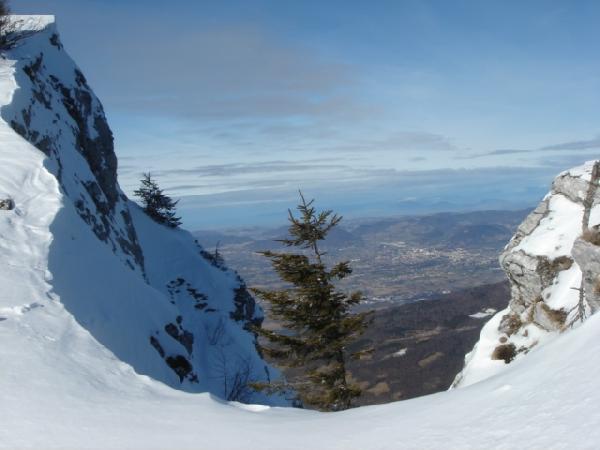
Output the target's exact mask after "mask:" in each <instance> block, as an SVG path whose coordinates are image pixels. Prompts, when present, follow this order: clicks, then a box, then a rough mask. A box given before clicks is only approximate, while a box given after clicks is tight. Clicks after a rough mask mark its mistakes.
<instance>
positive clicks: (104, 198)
mask: <svg viewBox="0 0 600 450" xmlns="http://www.w3.org/2000/svg"><path fill="white" fill-rule="evenodd" d="M19 20H22V21H24V28H25V29H27V30H32V29H33V30H38V31H37V32H36V33H34V34H33V35H31V36H28V37H26V38H25V39H24V40H23V41H22V43H21V45H19V46H18V47H17V48H16V49H15V50H12V51H11V52H9V54H8V55H7V59H5V60H2V61H0V71H1V72H0V96H1V97H0V102H1V104H2V105H3V106H2V108H1V110H0V114H1V116H2V121H0V131H1V133H2V142H1V144H0V145H1V147H0V158H1V164H0V198H5V199H11V200H12V202H11V203H12V204H14V209H12V210H2V211H0V230H1V231H0V233H1V236H2V239H1V240H0V260H1V261H2V264H3V266H5V267H7V269H6V270H3V271H2V273H1V274H0V279H1V280H2V281H1V282H2V285H3V286H5V288H4V289H3V292H2V294H0V317H1V319H0V320H2V322H0V324H1V325H2V331H1V332H2V333H8V335H7V336H4V337H3V339H4V340H3V342H8V341H12V339H14V338H17V337H19V338H20V339H30V338H31V339H43V340H44V341H43V342H44V343H45V344H46V345H47V346H49V347H50V348H52V347H54V346H56V347H57V348H59V349H61V351H60V352H59V353H61V354H62V353H64V356H63V357H67V358H70V359H72V360H73V363H77V362H78V361H80V359H82V358H84V357H86V356H85V355H86V353H85V352H84V353H83V354H82V353H80V352H77V351H75V347H77V346H78V345H84V346H87V345H96V346H99V348H104V349H106V350H103V353H104V354H107V352H111V353H112V355H114V356H112V357H113V358H117V359H118V360H119V361H123V362H124V363H127V364H129V365H130V366H131V367H132V368H133V369H134V370H135V371H136V372H137V373H140V374H145V375H148V376H151V377H152V378H154V379H156V380H160V381H162V382H164V383H166V384H168V385H170V386H172V387H176V388H178V389H183V390H185V391H190V392H204V391H208V392H211V393H213V394H215V395H218V396H220V397H223V398H229V399H237V400H242V401H257V402H261V401H266V400H267V399H265V398H261V396H260V395H252V394H251V393H250V392H249V391H248V390H247V389H241V388H240V387H241V386H242V385H243V383H242V382H243V381H245V380H247V379H256V380H266V379H268V378H269V377H271V376H274V377H276V376H277V373H276V372H272V369H271V368H269V367H268V366H267V365H266V364H265V363H264V361H263V360H262V359H261V357H260V356H259V354H258V353H257V351H256V347H255V337H254V335H253V334H252V333H250V332H249V331H247V328H248V325H250V324H258V323H260V322H261V319H262V313H261V311H260V310H259V308H257V307H256V306H255V304H254V300H253V299H252V297H251V296H250V295H249V294H248V292H247V291H246V289H245V286H244V284H243V282H242V280H241V279H239V277H238V276H237V274H236V273H234V272H233V271H231V270H228V269H227V268H225V267H219V266H218V264H215V263H214V262H213V261H212V260H211V258H210V255H208V254H207V253H206V252H204V251H203V250H202V249H201V248H200V247H199V246H198V245H197V244H196V243H195V242H194V240H193V238H192V237H191V235H190V234H189V233H187V232H185V231H181V230H173V229H170V228H167V227H165V226H162V225H158V224H156V223H154V222H153V221H151V220H150V219H148V218H147V217H146V216H145V214H144V213H143V212H142V211H141V210H140V209H139V208H138V207H137V206H136V205H135V204H133V203H132V202H130V201H129V200H128V199H127V197H126V196H125V195H124V194H123V193H122V192H121V190H120V188H119V185H118V183H117V180H116V169H117V160H116V156H115V153H114V149H113V139H112V133H111V131H110V128H109V127H108V124H107V122H106V119H105V117H104V113H103V110H102V106H101V104H100V102H99V101H98V99H97V98H96V97H95V96H94V94H93V92H92V91H91V89H90V88H89V86H88V85H87V82H86V80H85V77H84V75H83V74H82V73H81V72H80V71H79V69H78V68H77V66H76V65H75V64H74V63H73V61H72V60H71V59H70V58H69V56H68V55H67V54H66V53H65V51H64V49H63V47H62V45H61V43H60V39H59V37H58V34H57V32H56V28H55V25H54V23H53V19H52V17H23V18H20V19H19ZM38 327H41V328H38ZM42 328H43V329H42ZM88 333H89V334H88ZM11 335H12V336H13V338H11V337H10V336H11ZM90 335H91V336H90ZM92 338H93V339H92ZM80 341H81V342H80ZM88 341H89V342H88ZM100 346H102V347H100ZM72 347H74V348H73V349H72ZM0 352H1V354H2V360H3V361H9V360H10V361H18V360H20V359H21V358H20V357H19V355H22V354H24V353H31V351H29V352H25V351H24V350H23V349H20V350H19V349H17V348H15V346H9V347H6V346H2V350H0ZM44 353H45V354H46V353H47V352H46V351H44ZM48 356H49V354H48ZM52 361H54V364H59V365H60V366H64V367H68V366H69V365H70V363H69V362H68V361H62V357H61V358H59V357H58V356H56V355H54V356H52Z"/></svg>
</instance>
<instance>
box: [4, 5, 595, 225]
mask: <svg viewBox="0 0 600 450" xmlns="http://www.w3.org/2000/svg"><path fill="white" fill-rule="evenodd" d="M13 9H14V10H15V12H18V13H53V14H56V15H57V21H58V25H59V30H60V32H61V35H62V38H63V41H64V44H65V46H66V48H67V50H68V51H69V52H70V53H71V54H72V55H73V56H74V57H75V59H76V60H77V61H78V62H79V63H80V64H81V67H82V69H83V70H84V72H85V74H86V76H87V78H88V80H89V81H90V84H91V85H92V87H93V88H94V90H95V91H96V93H97V94H98V95H99V97H100V98H101V99H102V101H103V103H104V106H105V109H106V112H107V115H108V119H109V122H110V124H111V126H112V128H113V131H114V134H115V143H116V150H117V154H118V156H119V160H120V167H119V176H120V181H121V184H122V186H123V187H124V189H125V191H126V192H127V193H128V194H131V193H132V192H133V190H134V189H135V187H136V186H137V183H138V180H139V178H140V176H141V173H142V172H146V171H150V172H152V173H153V174H154V175H155V176H156V177H157V179H158V180H159V182H160V184H161V186H163V187H164V188H165V190H166V191H167V192H168V193H169V194H170V195H173V196H175V197H177V198H181V203H180V206H181V210H182V213H183V215H184V221H185V224H186V225H188V226H191V227H202V226H204V227H207V226H227V225H234V224H236V223H237V222H239V221H240V220H242V219H241V217H243V215H244V214H246V219H247V221H248V223H259V222H260V223H266V222H270V221H277V214H280V211H283V213H285V210H286V209H287V208H288V207H290V206H293V205H294V204H295V196H296V192H297V190H298V189H303V190H306V191H307V193H309V194H310V195H313V196H315V197H318V198H319V199H321V198H322V199H323V202H322V203H323V207H331V208H336V209H342V210H343V211H341V212H342V213H344V214H347V215H355V216H360V215H369V214H375V215H381V214H385V213H390V214H396V213H410V212H411V211H412V212H414V213H418V212H423V211H424V212H428V211H434V210H438V209H440V208H443V207H444V205H445V206H446V207H447V208H450V209H453V208H458V209H460V208H475V207H482V206H485V204H486V202H487V203H489V204H494V205H498V206H502V205H505V206H506V207H510V206H511V205H512V206H514V207H521V206H523V207H524V206H526V204H529V205H533V204H535V202H536V201H537V200H538V199H539V196H541V195H543V193H544V192H545V191H546V190H547V187H548V184H549V183H550V181H551V179H552V177H553V176H554V175H555V174H556V173H557V172H559V171H561V170H563V169H566V168H568V167H569V166H572V165H575V164H580V163H582V162H584V161H585V160H589V159H593V158H595V157H598V155H600V138H599V137H598V136H600V125H599V124H598V121H597V117H599V113H600V111H599V110H600V60H598V59H597V58H596V57H595V54H596V52H597V46H598V44H599V43H600V29H599V28H598V27H597V26H596V24H597V22H598V19H600V4H598V3H597V2H593V1H586V0H584V1H582V2H578V3H577V5H573V4H571V3H569V2H560V1H557V2H554V1H553V2H548V1H542V0H534V1H531V2H527V3H526V4H524V3H523V2H518V1H516V0H509V1H506V2H501V3H492V2H478V1H474V0H457V1H456V2H446V1H443V0H419V1H412V0H407V1H405V2H395V1H386V0H384V1H381V2H377V4H375V5H372V4H366V3H364V2H353V1H350V2H347V1H341V0H340V1H338V0H333V1H331V2H326V3H322V2H311V1H308V2H292V1H269V0H251V1H241V0H233V1H231V2H217V1H203V2H191V1H189V0H188V1H184V0H174V1H172V2H169V4H168V5H167V4H166V3H164V2H159V1H157V0H147V1H141V0H130V1H127V2H118V1H116V0H46V1H40V0H22V1H20V2H19V3H18V4H16V3H15V4H14V5H13ZM508 184H509V185H508ZM404 199H414V200H412V201H405V200H404ZM419 203H420V204H421V206H422V207H421V206H419ZM476 205H480V206H476ZM227 208H231V211H235V213H231V212H229V211H230V210H228V209H227ZM284 219H285V215H284V216H283V218H282V220H284Z"/></svg>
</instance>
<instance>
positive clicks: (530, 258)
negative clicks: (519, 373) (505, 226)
mask: <svg viewBox="0 0 600 450" xmlns="http://www.w3.org/2000/svg"><path fill="white" fill-rule="evenodd" d="M599 172H600V171H599V164H598V163H596V162H594V161H590V162H587V163H586V164H584V165H582V166H580V167H576V168H573V169H570V170H568V171H565V172H563V173H561V174H559V175H558V176H557V177H556V179H555V180H554V183H553V184H552V189H551V191H550V192H549V193H548V194H547V195H546V197H545V198H544V199H543V200H542V202H541V203H540V204H539V205H538V206H537V208H535V210H534V211H532V212H531V214H529V216H528V217H527V218H526V219H525V221H524V222H523V223H522V224H521V225H520V226H519V228H518V230H517V232H516V234H515V235H514V236H513V238H512V239H511V240H510V242H509V243H508V245H507V246H506V247H505V249H504V251H503V252H502V254H501V255H500V265H501V266H502V269H503V270H504V271H505V273H506V275H507V277H508V279H509V281H510V286H511V300H510V302H509V305H508V308H506V309H505V310H503V311H501V312H500V313H498V314H497V315H496V316H494V317H493V318H492V319H491V320H490V321H489V322H488V323H487V324H486V325H485V326H484V328H483V330H482V332H481V337H480V340H479V342H478V343H477V345H476V346H475V348H474V349H473V351H472V352H471V353H469V354H468V355H467V357H466V364H465V367H464V369H463V371H462V372H461V373H460V374H459V375H458V376H457V378H456V380H455V383H454V386H465V385H469V384H472V383H474V382H476V381H479V380H481V379H483V378H487V377H488V376H490V375H492V374H494V373H496V372H498V371H500V370H502V368H503V367H505V366H506V365H507V364H509V363H511V362H512V361H514V360H516V359H519V358H522V357H523V356H524V355H526V354H527V353H528V352H529V351H531V350H532V349H534V348H535V347H536V346H539V345H542V344H544V343H545V342H546V341H548V340H550V339H552V338H553V337H554V336H556V335H557V334H560V333H562V332H565V331H567V330H569V329H571V328H572V327H576V326H579V324H581V323H582V322H583V321H584V320H585V319H586V318H587V317H589V315H590V314H593V313H594V312H595V311H597V310H598V309H599V307H600V278H599V277H600V246H599V245H600V238H599V231H598V227H599V225H600V189H599V188H598V182H599V180H598V178H599V175H600V173H599Z"/></svg>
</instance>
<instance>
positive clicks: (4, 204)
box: [0, 198, 15, 211]
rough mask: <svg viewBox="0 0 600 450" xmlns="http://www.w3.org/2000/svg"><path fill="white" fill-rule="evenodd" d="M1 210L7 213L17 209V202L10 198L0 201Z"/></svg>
mask: <svg viewBox="0 0 600 450" xmlns="http://www.w3.org/2000/svg"><path fill="white" fill-rule="evenodd" d="M0 209H3V210H5V211H10V210H11V209H15V202H13V201H12V199H10V198H4V199H0Z"/></svg>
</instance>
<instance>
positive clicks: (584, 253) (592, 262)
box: [573, 239, 600, 312]
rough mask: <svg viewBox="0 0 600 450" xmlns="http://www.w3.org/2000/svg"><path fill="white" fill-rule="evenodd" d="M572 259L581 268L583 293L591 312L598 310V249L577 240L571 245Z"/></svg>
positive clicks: (599, 295) (588, 243)
mask: <svg viewBox="0 0 600 450" xmlns="http://www.w3.org/2000/svg"><path fill="white" fill-rule="evenodd" d="M573 257H574V258H575V261H576V262H577V264H578V265H579V267H580V268H581V272H582V275H583V291H584V293H585V297H586V300H587V302H588V305H589V306H590V309H591V310H592V312H596V311H598V310H599V309H600V289H599V287H600V247H599V246H597V245H594V244H592V243H590V242H588V241H586V240H583V239H577V240H576V241H575V244H573Z"/></svg>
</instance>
